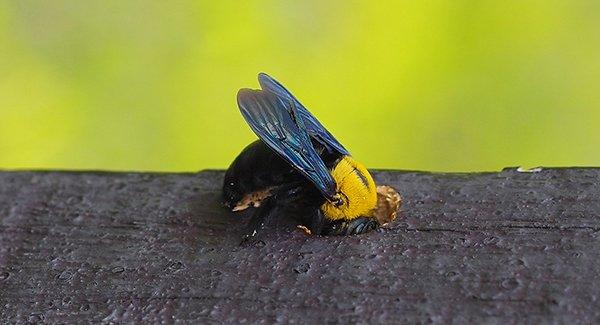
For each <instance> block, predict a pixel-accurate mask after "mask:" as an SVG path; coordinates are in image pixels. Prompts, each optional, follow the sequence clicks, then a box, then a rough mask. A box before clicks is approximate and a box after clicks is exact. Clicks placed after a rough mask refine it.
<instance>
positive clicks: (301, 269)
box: [294, 263, 310, 274]
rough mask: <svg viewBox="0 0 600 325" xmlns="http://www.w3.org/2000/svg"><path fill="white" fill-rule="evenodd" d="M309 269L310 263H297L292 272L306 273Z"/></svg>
mask: <svg viewBox="0 0 600 325" xmlns="http://www.w3.org/2000/svg"><path fill="white" fill-rule="evenodd" d="M309 270H310V264H308V263H305V264H301V265H298V266H296V267H295V268H294V272H295V273H297V274H301V273H306V272H308V271H309Z"/></svg>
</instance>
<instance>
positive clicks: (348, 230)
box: [321, 217, 379, 236]
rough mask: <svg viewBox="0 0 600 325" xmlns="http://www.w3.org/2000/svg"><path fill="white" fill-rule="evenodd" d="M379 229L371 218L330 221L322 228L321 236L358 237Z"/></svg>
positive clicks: (377, 223)
mask: <svg viewBox="0 0 600 325" xmlns="http://www.w3.org/2000/svg"><path fill="white" fill-rule="evenodd" d="M377 227H379V222H377V219H375V218H372V217H359V218H356V219H353V220H348V221H346V220H340V221H332V222H330V223H329V224H328V225H327V226H326V227H324V228H323V230H322V232H321V234H323V235H339V236H345V235H358V234H363V233H365V232H368V231H371V230H373V229H376V228H377Z"/></svg>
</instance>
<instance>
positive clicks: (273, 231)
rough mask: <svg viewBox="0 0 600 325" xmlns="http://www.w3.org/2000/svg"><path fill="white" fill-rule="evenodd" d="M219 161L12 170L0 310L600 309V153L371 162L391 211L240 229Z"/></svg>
mask: <svg viewBox="0 0 600 325" xmlns="http://www.w3.org/2000/svg"><path fill="white" fill-rule="evenodd" d="M222 177H223V172H221V171H205V172H200V173H188V174H152V173H103V172H0V319H2V321H3V322H9V323H13V322H35V323H40V322H47V323H75V322H89V321H94V322H115V323H122V322H130V321H136V322H143V323H156V322H160V321H163V322H165V323H173V322H177V321H180V322H183V323H207V322H208V323H210V322H215V323H221V322H225V323H240V322H243V321H245V322H257V321H264V322H266V323H271V322H280V323H288V322H297V323H323V322H326V323H351V322H366V323H398V322H410V323H414V322H419V323H425V322H432V323H446V322H450V321H454V322H457V323H464V322H469V323H482V322H483V323H507V322H508V323H512V322H515V321H521V322H527V323H538V322H544V323H547V322H551V323H574V322H578V323H598V321H600V216H599V214H600V186H599V185H598V184H599V183H600V169H594V168H586V169H583V168H564V169H542V170H541V171H537V172H520V171H517V170H516V169H514V168H509V169H505V170H503V171H501V172H494V173H472V174H467V173H465V174H436V173H423V172H406V171H380V172H375V173H374V178H375V180H376V181H377V182H378V184H388V185H392V186H393V187H395V188H396V189H397V190H398V191H399V192H400V193H401V194H402V196H403V198H404V202H403V206H402V212H401V213H400V214H399V215H398V219H397V220H396V221H395V222H394V223H392V224H390V225H389V227H387V228H384V229H380V230H378V231H375V232H371V233H368V234H365V235H360V236H354V237H310V236H307V235H306V234H305V233H304V232H303V231H302V230H300V229H298V228H296V224H294V223H293V222H292V221H291V220H289V219H288V218H286V216H283V215H281V216H279V217H278V218H277V219H275V220H274V221H273V222H272V223H271V224H270V225H269V227H268V229H267V230H266V231H265V232H264V233H263V234H262V236H259V237H258V238H257V240H255V241H253V242H252V243H250V244H248V245H246V246H240V245H239V243H240V235H241V232H242V229H243V227H244V225H245V223H246V222H247V220H248V214H233V213H230V212H228V211H227V210H225V209H224V208H222V207H221V205H220V198H219V195H220V186H221V181H222Z"/></svg>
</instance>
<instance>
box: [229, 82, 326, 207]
mask: <svg viewBox="0 0 600 325" xmlns="http://www.w3.org/2000/svg"><path fill="white" fill-rule="evenodd" d="M237 101H238V106H239V107H240V111H241V112H242V115H243V116H244V119H246V122H248V125H250V128H252V131H254V133H256V135H257V136H258V137H259V138H260V139H261V140H262V141H263V142H264V143H266V144H267V145H268V146H269V147H270V148H271V149H273V150H274V151H275V152H277V153H278V154H279V155H280V156H281V157H283V159H285V160H286V161H287V162H288V163H290V164H291V165H292V166H293V167H294V168H296V169H297V170H298V171H299V172H300V173H302V174H303V175H304V176H306V177H307V178H308V179H309V180H310V181H312V182H313V183H314V184H315V185H316V186H317V188H318V189H319V190H320V191H321V192H322V193H323V195H324V196H325V197H326V198H328V199H331V198H332V197H333V195H334V194H335V189H336V184H335V181H334V180H333V177H332V176H331V174H330V173H329V170H328V169H327V167H326V166H325V163H323V160H322V159H321V158H320V157H319V155H318V154H317V152H316V151H315V148H314V147H313V145H312V142H311V141H310V137H309V136H308V133H306V126H305V124H304V120H303V119H302V118H301V117H300V116H299V113H298V111H297V107H296V105H295V103H294V102H293V101H292V100H289V99H284V98H281V97H278V96H277V95H275V94H274V93H271V92H267V91H262V90H251V89H241V90H240V91H239V92H238V96H237Z"/></svg>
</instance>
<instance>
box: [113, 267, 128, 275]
mask: <svg viewBox="0 0 600 325" xmlns="http://www.w3.org/2000/svg"><path fill="white" fill-rule="evenodd" d="M124 271H125V268H124V267H122V266H115V267H113V268H112V270H111V272H112V273H113V274H119V273H123V272H124Z"/></svg>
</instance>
